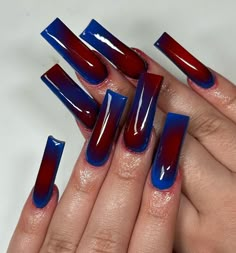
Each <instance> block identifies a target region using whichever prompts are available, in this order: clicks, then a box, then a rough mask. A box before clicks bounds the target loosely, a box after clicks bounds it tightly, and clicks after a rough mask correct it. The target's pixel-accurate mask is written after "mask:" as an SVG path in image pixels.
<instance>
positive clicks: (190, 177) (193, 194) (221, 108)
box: [77, 49, 236, 253]
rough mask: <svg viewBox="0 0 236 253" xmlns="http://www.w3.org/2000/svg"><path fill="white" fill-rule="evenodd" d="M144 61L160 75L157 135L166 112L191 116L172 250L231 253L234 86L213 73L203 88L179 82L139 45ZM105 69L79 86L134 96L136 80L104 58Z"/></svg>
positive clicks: (235, 229)
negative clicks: (96, 80) (101, 76)
mask: <svg viewBox="0 0 236 253" xmlns="http://www.w3.org/2000/svg"><path fill="white" fill-rule="evenodd" d="M134 50H136V52H137V53H138V54H139V55H140V56H141V57H142V58H143V59H144V60H145V61H146V62H147V63H148V72H150V73H155V74H158V75H163V76H164V82H163V86H162V90H161V94H160V96H159V100H158V109H157V113H156V120H155V124H154V128H155V129H156V131H157V133H158V132H159V131H160V127H161V126H162V124H163V118H164V117H165V114H166V113H167V112H169V111H171V112H175V113H180V114H185V115H189V116H190V125H189V129H188V134H187V135H186V140H185V144H184V146H183V150H182V155H181V158H180V167H181V169H182V171H183V183H182V195H181V205H180V211H179V215H178V222H177V226H176V237H175V250H176V252H179V253H189V252H191V253H205V252H207V253H211V252H212V253H213V252H214V253H217V252H224V253H231V252H232V253H234V252H235V249H236V212H235V210H236V201H235V199H236V177H235V172H236V86H235V85H234V84H233V83H231V82H230V81H229V80H227V79H226V78H224V77H223V76H221V75H219V74H218V73H216V72H213V73H214V75H215V78H216V82H215V84H214V86H213V87H211V88H210V89H203V88H200V87H199V86H197V85H196V84H195V83H193V82H192V81H191V80H187V81H188V84H189V86H186V85H185V84H184V83H182V82H180V81H179V80H177V79H176V78H175V77H174V76H172V75H171V74H170V73H169V72H168V71H167V70H165V69H164V68H163V67H162V66H160V65H159V64H158V63H157V62H155V61H154V60H153V59H151V58H150V57H149V56H147V55H146V54H145V53H143V52H142V51H140V50H138V49H134ZM100 57H101V60H102V61H103V62H104V63H105V64H106V66H107V69H108V71H109V76H108V78H107V80H105V81H104V82H103V83H101V84H99V85H97V86H96V87H95V86H92V85H90V84H89V83H87V82H85V81H84V80H83V79H82V78H81V77H80V76H79V75H77V76H78V78H79V80H80V81H81V83H82V84H83V86H84V87H85V88H86V89H87V90H88V91H89V92H90V94H91V95H92V96H93V97H95V98H96V99H97V100H98V101H101V100H102V98H103V95H104V90H106V89H107V88H108V87H109V88H110V89H114V90H116V91H117V92H120V93H121V94H124V95H126V96H129V94H130V96H131V97H132V96H133V93H134V89H135V85H136V83H137V82H136V81H135V80H130V79H129V78H126V82H124V78H125V76H124V75H122V73H121V72H120V71H115V70H114V67H113V66H111V65H110V64H109V63H108V62H107V61H106V60H105V59H104V58H103V57H102V56H100Z"/></svg>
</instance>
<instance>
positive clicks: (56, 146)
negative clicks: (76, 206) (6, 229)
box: [7, 136, 64, 253]
mask: <svg viewBox="0 0 236 253" xmlns="http://www.w3.org/2000/svg"><path fill="white" fill-rule="evenodd" d="M63 149H64V142H61V141H58V140H56V139H54V138H53V137H52V136H49V137H48V140H47V144H46V147H45V150H44V154H43V159H42V162H41V166H40V169H39V172H38V176H37V179H36V183H35V186H34V189H33V191H32V192H31V193H30V196H29V197H28V199H27V201H26V203H25V205H24V208H23V210H22V213H21V216H20V219H19V222H18V224H17V226H16V229H15V232H14V234H13V236H12V239H11V241H10V244H9V247H8V250H7V252H8V253H15V252H17V253H34V252H35V253H37V252H39V250H40V247H41V245H42V243H43V240H44V238H45V235H46V232H47V228H48V225H49V223H50V221H51V218H52V215H53V212H54V210H55V208H56V206H57V202H58V189H57V187H56V186H54V181H55V177H56V173H57V169H58V166H59V163H60V159H61V156H62V152H63Z"/></svg>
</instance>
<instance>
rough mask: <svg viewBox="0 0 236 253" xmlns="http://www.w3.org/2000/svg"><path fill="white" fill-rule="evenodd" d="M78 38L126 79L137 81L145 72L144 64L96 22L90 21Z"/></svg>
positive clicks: (134, 53)
mask: <svg viewBox="0 0 236 253" xmlns="http://www.w3.org/2000/svg"><path fill="white" fill-rule="evenodd" d="M80 37H81V38H82V39H83V40H85V41H86V42H87V43H88V44H90V45H91V46H92V47H94V48H95V49H96V50H97V51H98V52H100V53H101V54H102V55H104V56H105V57H106V58H107V59H108V60H110V61H111V62H112V63H113V64H114V65H115V66H116V67H117V68H118V69H119V70H121V71H122V72H123V73H124V74H125V75H127V76H128V77H130V78H133V79H138V78H139V76H140V74H141V73H143V72H146V70H147V64H146V62H145V61H144V60H143V59H142V58H141V57H140V56H139V55H138V54H137V53H136V52H135V51H133V50H132V49H131V48H129V47H127V46H126V45H125V44H124V43H123V42H121V41H120V40H119V39H117V38H116V37H115V36H114V35H112V34H111V33H110V32H109V31H107V30H106V29H105V28H104V27H103V26H102V25H101V24H99V23H98V22H97V21H96V20H94V19H92V20H91V22H90V23H89V25H88V26H87V27H86V28H85V30H84V31H83V32H82V33H81V34H80Z"/></svg>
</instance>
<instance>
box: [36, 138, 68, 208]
mask: <svg viewBox="0 0 236 253" xmlns="http://www.w3.org/2000/svg"><path fill="white" fill-rule="evenodd" d="M64 145H65V143H64V142H63V141H59V140H56V139H55V138H53V137H52V136H49V137H48V140H47V144H46V147H45V150H44V154H43V158H42V162H41V165H40V169H39V172H38V176H37V179H36V183H35V186H34V191H33V203H34V205H35V206H36V207H37V208H43V207H45V206H46V205H47V203H48V202H49V201H50V199H51V196H52V192H53V186H54V181H55V178H56V174H57V169H58V166H59V163H60V160H61V156H62V153H63V149H64Z"/></svg>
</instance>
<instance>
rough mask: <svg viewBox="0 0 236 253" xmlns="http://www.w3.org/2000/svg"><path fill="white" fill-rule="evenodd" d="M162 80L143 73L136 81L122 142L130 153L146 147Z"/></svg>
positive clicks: (160, 77)
mask: <svg viewBox="0 0 236 253" xmlns="http://www.w3.org/2000/svg"><path fill="white" fill-rule="evenodd" d="M162 80H163V77H162V76H159V75H154V74H150V73H143V74H142V75H141V77H140V79H139V81H138V85H137V89H136V94H135V98H134V102H133V105H132V107H131V111H130V115H129V117H128V122H127V124H126V127H125V131H124V142H125V144H126V146H127V147H128V148H129V149H131V150H132V151H135V152H142V151H144V150H145V149H146V147H147V145H148V142H149V139H150V135H151V131H152V127H153V120H154V116H155V112H156V104H157V98H158V95H159V92H160V88H161V84H162Z"/></svg>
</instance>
